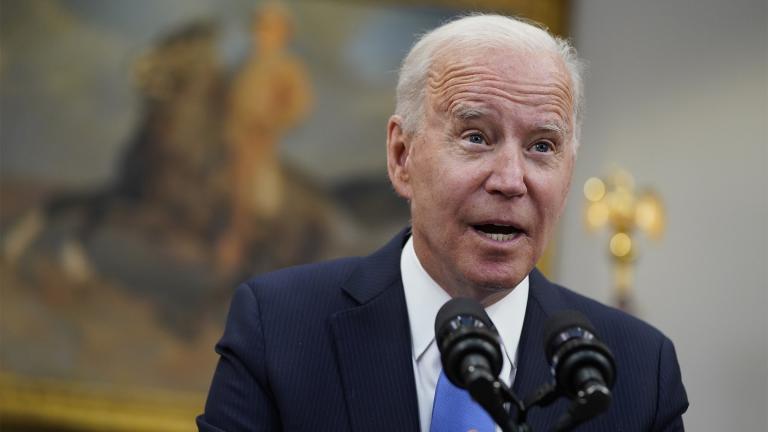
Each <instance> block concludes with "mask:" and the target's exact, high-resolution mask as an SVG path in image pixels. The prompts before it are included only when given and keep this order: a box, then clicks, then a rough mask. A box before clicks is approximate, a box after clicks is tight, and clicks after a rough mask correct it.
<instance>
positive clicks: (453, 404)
mask: <svg viewBox="0 0 768 432" xmlns="http://www.w3.org/2000/svg"><path fill="white" fill-rule="evenodd" d="M429 430H430V432H467V431H472V432H475V431H477V432H494V431H495V430H496V425H495V423H494V422H493V420H492V419H491V417H490V416H489V415H488V413H486V412H485V410H484V409H483V408H482V407H481V406H480V405H478V404H477V403H476V402H475V401H474V400H473V399H472V397H471V396H470V395H469V393H468V392H467V391H466V390H463V389H460V388H458V387H456V386H454V385H453V383H451V381H450V380H449V379H448V377H446V376H445V374H444V373H443V372H442V371H441V372H440V378H439V379H438V380H437V388H436V389H435V402H434V405H433V406H432V425H431V426H430V428H429Z"/></svg>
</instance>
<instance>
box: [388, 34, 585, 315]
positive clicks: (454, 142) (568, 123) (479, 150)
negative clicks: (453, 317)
mask: <svg viewBox="0 0 768 432" xmlns="http://www.w3.org/2000/svg"><path fill="white" fill-rule="evenodd" d="M570 87H571V85H570V80H569V78H568V75H567V74H566V72H565V69H564V66H563V64H562V61H561V60H560V59H559V58H558V57H556V56H555V55H554V54H552V55H550V54H530V53H525V52H520V51H512V50H509V49H493V50H491V49H488V50H484V51H483V52H482V53H479V55H473V56H469V57H467V56H461V57H460V56H458V55H455V54H453V55H449V56H446V57H444V58H442V59H438V61H436V62H435V64H434V65H433V68H432V71H431V73H430V75H429V80H428V86H427V91H426V100H425V114H424V119H423V122H422V125H421V127H420V129H419V130H418V131H417V133H415V134H413V135H407V134H404V133H398V130H399V129H398V128H397V126H396V125H395V126H393V123H394V124H396V123H397V121H398V119H397V117H393V119H392V120H391V121H390V128H389V132H390V134H389V142H388V147H389V149H388V158H389V160H388V163H389V169H390V177H391V178H392V181H393V184H394V185H395V188H396V189H397V191H398V192H399V193H400V194H401V195H403V196H404V197H406V198H407V199H409V201H410V204H411V217H412V224H413V239H414V247H415V249H416V254H417V256H418V257H419V260H420V261H421V263H422V265H423V266H424V268H425V269H426V270H427V272H428V273H429V274H430V275H431V276H432V277H433V278H434V279H435V280H436V281H437V282H438V283H439V284H440V285H441V286H442V287H443V288H444V289H446V290H447V291H448V292H449V293H450V294H451V295H454V296H457V295H469V296H472V297H475V298H478V299H482V300H486V301H488V300H489V299H490V302H493V301H495V300H493V299H494V295H496V296H497V297H498V296H499V295H503V294H504V293H505V290H508V289H510V288H513V287H514V286H516V285H517V284H518V283H519V282H520V281H521V280H522V279H523V278H524V277H525V276H526V275H527V274H528V273H529V272H530V270H531V269H532V268H533V267H534V265H535V263H536V261H537V260H538V258H539V257H540V256H541V254H542V253H543V251H544V248H545V246H546V244H547V242H548V241H549V239H550V237H551V235H552V232H553V230H554V227H555V224H556V222H557V220H558V218H559V217H560V214H561V212H562V210H563V207H564V204H565V199H566V194H567V191H568V188H569V186H570V180H571V173H572V170H573V163H574V141H573V139H572V136H573V135H572V134H573V118H572V113H573V105H572V103H573V102H572V94H571V90H570ZM393 132H394V133H393ZM399 138H400V142H401V143H402V145H400V146H399V147H398V145H397V142H398V139H399ZM399 150H401V151H399Z"/></svg>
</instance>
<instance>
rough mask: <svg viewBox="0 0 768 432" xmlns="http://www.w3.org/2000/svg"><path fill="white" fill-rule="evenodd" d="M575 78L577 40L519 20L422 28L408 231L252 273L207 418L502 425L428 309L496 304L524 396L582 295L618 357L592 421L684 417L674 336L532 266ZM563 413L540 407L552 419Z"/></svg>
mask: <svg viewBox="0 0 768 432" xmlns="http://www.w3.org/2000/svg"><path fill="white" fill-rule="evenodd" d="M580 79H581V78H580V76H579V65H578V61H577V59H576V57H575V53H574V50H573V49H572V48H571V47H570V46H569V45H568V44H567V43H566V42H564V41H562V40H559V39H556V38H553V37H552V36H551V35H549V34H548V33H547V32H546V31H544V30H542V29H540V28H538V27H535V26H532V25H530V24H527V23H524V22H521V21H519V20H515V19H511V18H507V17H502V16H495V15H475V16H470V17H465V18H461V19H458V20H455V21H453V22H450V23H448V24H446V25H443V26H442V27H439V28H437V29H435V30H433V31H432V32H430V33H427V34H426V35H425V36H423V37H422V38H421V39H420V40H419V41H418V42H417V43H416V45H415V46H414V47H413V48H412V50H411V51H410V53H409V54H408V56H407V57H406V59H405V61H404V62H403V66H402V70H401V72H400V78H399V82H398V87H397V108H396V114H395V115H393V116H392V117H391V118H390V120H389V124H388V127H387V167H388V172H389V177H390V179H391V181H392V184H393V186H394V188H395V190H396V191H397V193H398V194H400V195H401V196H403V197H404V198H405V199H407V200H408V202H409V204H410V208H411V216H412V227H411V228H410V229H406V230H404V231H403V232H401V233H400V234H398V235H397V236H396V237H395V238H394V239H393V240H392V241H390V242H389V244H387V245H386V246H384V247H383V248H382V249H380V250H379V251H377V252H376V253H374V254H372V255H370V256H368V257H363V258H346V259H341V260H337V261H333V262H327V263H320V264H313V265H308V266H302V267H297V268H290V269H285V270H281V271H278V272H275V273H271V274H267V275H264V276H260V277H257V278H255V279H253V280H251V281H249V282H247V283H246V284H244V285H242V286H241V287H239V288H238V290H237V292H236V294H235V298H234V301H233V303H232V309H231V311H230V316H229V319H228V323H227V327H226V331H225V333H224V336H223V338H222V339H221V341H220V342H219V344H218V345H217V352H218V353H219V354H220V355H221V358H220V361H219V365H218V367H217V369H216V373H215V376H214V379H213V384H212V386H211V391H210V394H209V398H208V403H207V405H206V409H205V413H204V414H203V415H202V416H200V417H199V418H198V426H199V428H200V430H203V431H222V430H225V431H235V430H259V431H261V430H263V431H275V430H286V431H393V430H397V431H417V430H421V431H423V432H427V431H449V430H464V431H466V430H468V429H476V430H478V431H490V430H494V426H493V424H492V423H490V422H489V418H487V416H485V417H483V416H484V413H482V412H478V411H481V410H478V407H477V405H474V404H473V402H471V401H469V399H468V397H467V395H466V392H463V390H459V389H457V388H455V387H453V388H452V386H450V385H447V384H446V380H445V379H444V374H443V373H442V372H441V365H440V359H439V352H438V349H437V347H436V343H435V340H434V333H433V323H434V320H435V315H436V312H437V310H438V309H439V308H440V307H441V305H442V304H443V303H445V302H446V301H447V300H449V299H450V298H451V297H458V296H461V297H471V298H474V299H476V300H477V301H479V302H480V303H482V304H483V306H485V308H486V311H487V312H488V313H489V315H490V317H491V319H492V320H493V322H494V323H495V325H496V327H497V328H498V330H499V334H500V337H501V341H502V349H503V352H504V356H503V357H504V362H503V367H502V371H501V375H500V378H501V379H502V380H504V381H506V382H507V383H508V384H509V385H510V386H511V387H512V388H513V390H514V391H515V392H516V393H517V394H518V395H520V397H525V396H528V395H530V394H531V393H532V392H533V391H534V390H535V389H536V388H537V387H538V386H539V385H541V384H543V383H545V382H547V381H550V380H551V375H550V372H549V366H548V364H547V360H546V358H545V355H544V349H543V346H542V345H543V344H542V336H543V335H542V332H543V325H544V321H545V320H546V319H547V317H549V316H550V315H552V314H553V313H555V312H557V311H560V310H566V309H574V310H577V311H580V312H581V313H583V314H584V315H586V316H587V317H589V319H590V320H591V321H592V323H593V324H594V326H595V328H596V330H597V333H598V334H599V335H600V336H601V338H602V339H603V341H604V342H605V343H606V344H607V345H608V346H610V347H611V349H612V350H613V352H614V355H615V357H616V364H617V379H616V383H615V387H614V389H613V393H614V398H613V403H612V404H611V406H610V408H609V410H608V411H607V412H606V413H604V414H602V415H600V416H598V417H596V418H595V419H593V420H591V421H590V422H588V423H586V424H585V425H584V426H583V429H582V430H598V431H616V430H623V431H648V430H682V428H683V425H682V418H681V416H682V414H683V413H684V412H685V410H686V408H687V406H688V402H687V400H686V395H685V390H684V388H683V385H682V382H681V379H680V370H679V367H678V364H677V359H676V356H675V352H674V348H673V347H672V343H671V342H670V341H669V340H668V339H667V338H666V337H665V336H664V335H662V334H661V333H660V332H658V331H657V330H655V329H654V328H652V327H650V326H649V325H647V324H645V323H643V322H641V321H639V320H637V319H634V318H632V317H630V316H628V315H625V314H623V313H622V312H619V311H616V310H613V309H611V308H608V307H606V306H603V305H600V304H599V303H597V302H594V301H592V300H589V299H586V298H584V297H582V296H579V295H578V294H575V293H573V292H571V291H569V290H567V289H565V288H562V287H560V286H557V285H554V284H551V283H550V282H549V281H547V280H546V279H545V278H544V277H543V276H542V275H541V274H540V273H539V272H538V271H537V270H536V269H535V268H534V265H535V263H536V261H537V259H538V258H539V257H540V256H541V254H542V252H543V250H544V247H545V246H546V244H547V242H548V241H549V239H550V237H551V236H552V232H553V231H554V228H555V224H556V223H557V220H558V218H559V217H560V214H561V213H562V210H563V207H564V204H565V200H566V195H567V191H568V189H569V185H570V182H571V174H572V171H573V164H574V160H575V156H576V150H577V147H578V136H579V103H580V100H581V90H580V88H581V83H580ZM462 393H463V394H462ZM457 400H460V401H459V402H458V403H457V402H456V401H457ZM446 401H448V402H446ZM473 405H474V406H473ZM566 409H567V403H566V402H565V401H560V402H558V403H555V404H553V405H551V406H549V407H546V408H543V409H535V410H533V411H531V413H530V414H529V419H528V420H529V423H530V425H531V426H532V428H533V430H549V429H551V428H552V427H553V426H554V424H555V422H556V421H557V419H558V417H559V416H560V415H561V414H562V413H563V412H564V411H565V410H566ZM468 417H469V418H470V420H469V423H462V422H464V421H466V420H467V418H468ZM452 427H459V428H461V427H463V429H451V428H452Z"/></svg>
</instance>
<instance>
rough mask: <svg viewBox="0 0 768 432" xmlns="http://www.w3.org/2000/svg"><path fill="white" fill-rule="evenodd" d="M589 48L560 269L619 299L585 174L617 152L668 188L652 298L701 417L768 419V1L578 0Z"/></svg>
mask: <svg viewBox="0 0 768 432" xmlns="http://www.w3.org/2000/svg"><path fill="white" fill-rule="evenodd" d="M573 4H574V5H573V8H574V10H573V17H572V28H573V35H574V39H575V43H576V46H577V48H578V49H579V52H580V54H581V55H582V57H584V58H585V59H586V60H587V61H588V62H589V69H588V73H587V75H586V96H587V107H586V118H585V125H584V131H583V140H582V148H581V150H580V154H579V161H578V163H577V169H576V173H575V176H574V185H573V190H572V192H571V198H570V204H569V206H568V209H567V210H566V214H565V215H564V218H563V223H562V232H561V237H560V242H561V244H560V245H561V250H562V252H563V253H562V256H561V260H560V264H559V268H558V279H559V280H560V282H562V283H564V284H566V285H569V286H570V287H572V288H574V289H576V290H578V291H581V292H583V293H586V294H587V295H590V296H592V297H595V298H597V299H599V300H601V301H604V302H610V301H611V292H610V283H611V274H610V272H609V269H610V267H609V262H608V259H607V255H606V254H607V250H606V246H605V241H606V237H605V235H602V236H600V235H588V234H587V233H586V232H585V230H584V228H583V225H582V206H583V200H584V198H583V194H582V192H581V188H582V185H583V184H584V181H585V180H586V179H587V178H588V177H590V176H592V175H603V174H605V173H606V172H607V169H608V167H610V165H611V164H612V163H617V164H619V165H621V166H624V167H626V168H627V169H629V170H630V171H631V172H632V173H633V174H635V177H636V180H637V183H638V184H639V185H640V186H642V185H652V186H654V187H655V188H657V189H658V190H659V191H660V192H661V194H662V195H663V198H664V200H665V202H666V206H667V212H668V213H667V214H668V225H667V227H668V231H667V233H666V237H665V238H664V240H663V241H662V242H661V243H660V244H654V243H652V242H650V241H642V242H641V245H640V247H641V251H640V253H641V257H640V261H639V262H638V264H637V272H636V300H637V307H638V314H639V315H640V316H641V317H643V318H644V319H646V320H647V321H649V322H651V323H652V324H653V325H655V326H656V327H658V328H660V329H661V330H662V331H664V332H665V333H666V334H667V335H668V336H669V337H671V338H672V340H673V341H674V342H675V345H676V347H677V350H678V355H679V358H680V361H681V366H682V370H683V379H684V382H685V384H686V387H687V389H688V395H689V399H690V401H691V408H690V410H689V411H688V414H687V415H686V417H685V421H686V425H687V428H688V429H689V430H693V431H718V430H733V431H766V430H768V414H766V413H767V412H768V354H767V352H768V331H767V328H768V324H767V322H766V316H767V315H768V311H766V308H767V307H768V302H767V301H766V292H768V272H767V271H766V268H767V267H768V252H767V250H768V231H767V230H766V225H768V190H767V188H768V186H767V185H768V175H767V174H766V170H768V151H767V150H766V148H767V147H768V134H767V133H766V130H767V129H766V124H767V123H768V110H767V108H766V105H767V103H766V101H767V100H768V31H767V30H766V27H767V24H766V21H767V19H768V18H767V17H768V13H767V11H766V2H765V0H739V1H717V0H680V1H629V0H624V1H616V0H584V1H574V2H573Z"/></svg>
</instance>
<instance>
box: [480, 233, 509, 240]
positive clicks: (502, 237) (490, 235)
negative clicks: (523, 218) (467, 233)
mask: <svg viewBox="0 0 768 432" xmlns="http://www.w3.org/2000/svg"><path fill="white" fill-rule="evenodd" d="M481 232H482V231H481ZM482 234H483V235H484V236H486V237H488V238H489V239H491V240H496V241H509V240H512V239H513V238H514V237H515V235H514V234H496V233H486V232H483V233H482Z"/></svg>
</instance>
